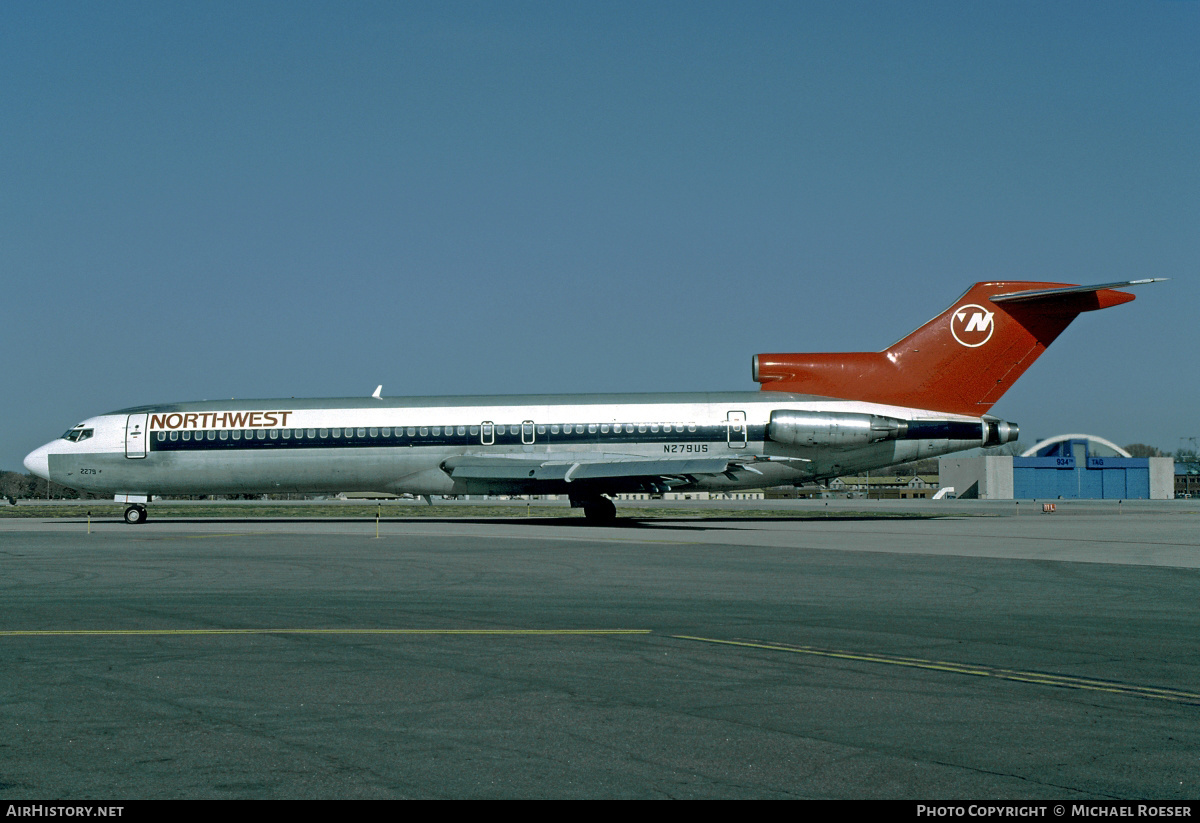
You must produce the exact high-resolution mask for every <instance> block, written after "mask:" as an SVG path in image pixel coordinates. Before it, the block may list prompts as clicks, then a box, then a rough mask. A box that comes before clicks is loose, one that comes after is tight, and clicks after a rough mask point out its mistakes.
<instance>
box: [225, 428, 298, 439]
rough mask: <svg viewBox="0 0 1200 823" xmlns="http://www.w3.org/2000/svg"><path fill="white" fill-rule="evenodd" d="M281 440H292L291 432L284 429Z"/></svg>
mask: <svg viewBox="0 0 1200 823" xmlns="http://www.w3.org/2000/svg"><path fill="white" fill-rule="evenodd" d="M221 439H222V440H224V439H225V438H221ZM283 439H284V440H291V439H292V430H291V429H284V430H283Z"/></svg>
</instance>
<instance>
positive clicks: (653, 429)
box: [650, 423, 658, 432]
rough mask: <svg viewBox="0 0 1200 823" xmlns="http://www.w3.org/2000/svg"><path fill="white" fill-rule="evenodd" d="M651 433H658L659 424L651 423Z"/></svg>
mask: <svg viewBox="0 0 1200 823" xmlns="http://www.w3.org/2000/svg"><path fill="white" fill-rule="evenodd" d="M650 431H652V432H656V431H658V424H657V423H651V424H650Z"/></svg>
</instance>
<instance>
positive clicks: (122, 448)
mask: <svg viewBox="0 0 1200 823" xmlns="http://www.w3.org/2000/svg"><path fill="white" fill-rule="evenodd" d="M1149 282H1154V280H1131V281H1125V282H1121V283H1105V284H1102V285H1097V286H1072V285H1068V284H1063V283H1030V282H1014V281H1001V282H989V283H976V284H975V285H974V286H972V287H971V288H970V289H969V290H968V291H967V292H966V294H964V295H963V296H962V297H961V298H959V299H958V300H956V301H955V302H954V304H953V305H952V306H951V307H950V308H949V309H947V310H946V311H944V312H942V313H941V314H939V315H938V316H937V317H935V318H934V319H933V320H931V321H929V322H928V323H926V324H925V325H924V326H921V328H919V329H917V330H916V331H914V332H913V333H912V334H910V335H908V336H907V337H905V338H904V339H902V340H901V341H900V342H898V343H896V344H895V345H894V346H891V347H890V348H887V349H885V350H883V351H881V352H873V353H871V352H860V353H848V354H759V355H756V356H755V358H754V379H755V380H756V381H757V382H759V383H761V384H762V385H761V390H760V391H757V392H728V393H715V394H617V395H589V394H583V395H532V396H511V397H509V396H497V397H412V398H397V399H388V398H381V397H380V396H379V391H378V390H376V393H375V395H373V396H372V397H364V398H350V399H331V400H249V401H237V402H235V401H229V402H221V401H203V402H191V403H163V404H155V405H149V406H137V407H134V408H129V409H122V410H120V411H116V412H111V413H109V414H103V415H100V416H99V417H92V418H89V419H88V420H85V421H83V422H82V423H80V424H79V425H77V426H75V427H73V428H71V429H70V430H69V431H67V432H66V433H65V434H64V435H63V436H62V437H60V438H59V439H57V440H54V441H52V442H50V443H47V444H46V445H44V446H42V447H40V448H38V449H36V450H34V451H33V452H32V453H30V454H29V456H28V457H26V458H25V466H26V467H27V468H28V469H29V470H30V471H32V472H33V473H35V474H37V475H39V476H40V477H44V478H46V479H47V480H51V481H53V482H55V483H59V484H61V485H63V486H67V487H68V488H72V489H78V490H81V491H88V492H94V493H101V494H106V495H107V494H112V495H114V497H115V499H116V500H118V501H121V502H124V503H128V504H129V506H128V508H127V509H126V510H125V520H126V521H128V522H129V523H140V522H142V521H144V520H145V518H146V507H145V504H146V503H147V502H148V501H149V500H150V499H151V498H152V497H153V496H155V495H170V494H238V493H277V492H354V491H376V492H394V493H404V492H408V493H412V494H418V495H433V494H566V495H568V496H569V498H570V500H571V505H572V506H575V507H582V508H583V511H584V514H585V516H586V517H587V519H588V520H589V521H593V522H604V521H607V520H611V519H612V518H613V517H614V516H615V515H616V508H615V506H614V505H613V502H612V500H611V497H612V496H613V495H616V494H620V493H624V492H654V493H661V492H666V491H668V490H707V491H716V492H723V491H733V490H737V489H747V488H761V487H766V486H779V485H789V484H796V485H799V484H802V483H810V482H813V481H819V480H823V479H827V478H832V477H838V476H840V475H845V474H851V473H856V472H860V471H863V470H869V469H873V468H879V467H882V466H888V465H892V464H894V463H901V462H905V461H909V460H916V459H919V458H924V457H933V456H935V455H941V454H948V453H950V452H955V451H961V450H963V449H970V448H973V447H977V446H996V445H1000V444H1002V443H1008V442H1011V441H1014V440H1016V439H1017V434H1018V429H1017V426H1016V425H1015V424H1013V423H1006V422H1004V421H1002V420H1000V419H998V418H996V417H992V416H991V415H989V414H988V413H987V412H988V411H989V410H990V409H991V407H992V405H993V404H994V403H995V402H996V401H997V400H999V399H1000V396H1001V395H1003V394H1004V392H1005V391H1006V390H1007V389H1008V388H1009V386H1011V385H1012V384H1013V383H1014V382H1015V381H1016V379H1017V378H1018V377H1020V376H1021V374H1022V373H1023V372H1024V371H1025V370H1026V369H1027V368H1029V366H1030V364H1031V363H1033V361H1034V360H1036V359H1037V357H1038V356H1039V355H1040V354H1041V353H1042V352H1043V351H1045V349H1046V347H1047V346H1049V345H1050V344H1051V343H1052V342H1053V341H1054V339H1055V338H1056V337H1057V336H1058V335H1059V333H1060V332H1062V330H1063V329H1065V328H1066V327H1067V325H1068V324H1069V323H1070V322H1071V321H1072V320H1074V319H1075V317H1076V315H1078V314H1079V313H1080V312H1085V311H1093V310H1095V309H1104V308H1108V307H1110V306H1116V305H1118V304H1120V303H1126V302H1128V301H1130V300H1133V295H1131V294H1127V293H1125V292H1121V291H1114V290H1113V289H1114V288H1119V287H1123V286H1132V285H1137V284H1140V283H1149Z"/></svg>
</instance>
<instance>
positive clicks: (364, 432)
mask: <svg viewBox="0 0 1200 823" xmlns="http://www.w3.org/2000/svg"><path fill="white" fill-rule="evenodd" d="M357 434H358V436H359V437H366V436H367V430H366V429H359V430H358V432H357Z"/></svg>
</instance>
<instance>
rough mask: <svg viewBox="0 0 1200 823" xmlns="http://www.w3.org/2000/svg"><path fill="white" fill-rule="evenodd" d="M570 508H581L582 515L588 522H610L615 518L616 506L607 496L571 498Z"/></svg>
mask: <svg viewBox="0 0 1200 823" xmlns="http://www.w3.org/2000/svg"><path fill="white" fill-rule="evenodd" d="M571 508H573V509H583V516H584V518H585V519H586V520H587V522H589V523H594V524H601V523H611V522H612V521H614V520H616V519H617V507H616V504H614V503H613V502H612V501H611V500H609V499H608V498H607V497H601V496H599V495H597V496H596V497H584V498H577V497H572V498H571Z"/></svg>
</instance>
